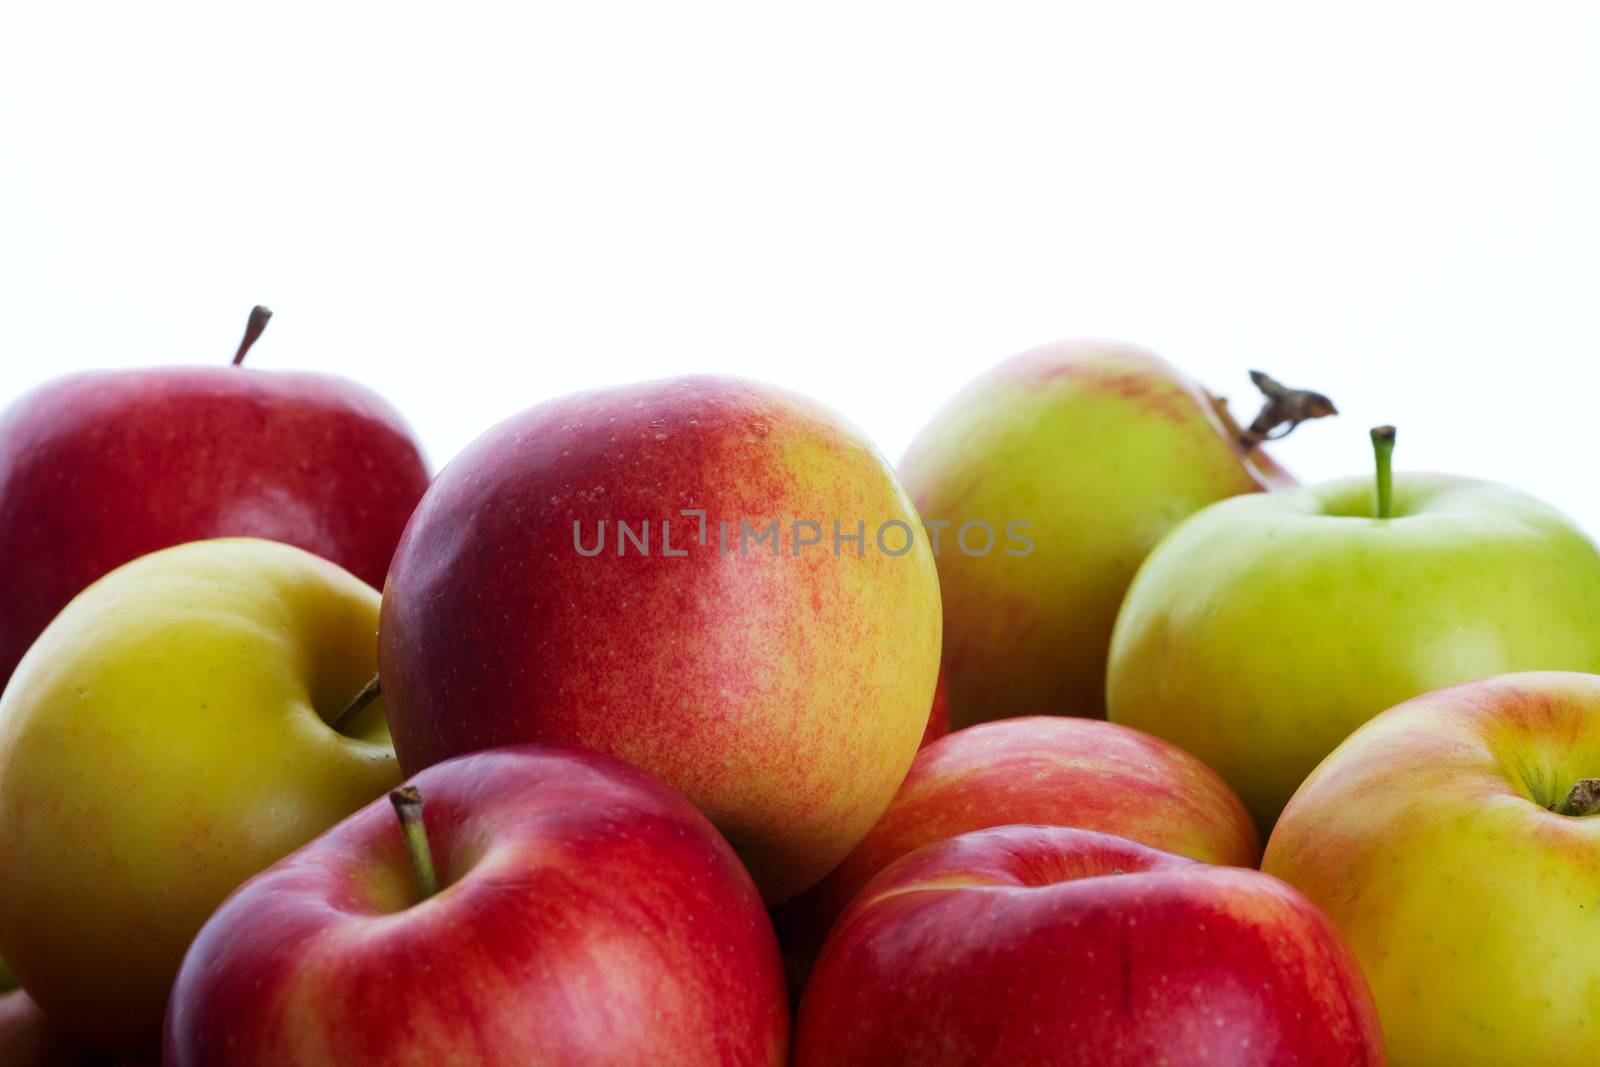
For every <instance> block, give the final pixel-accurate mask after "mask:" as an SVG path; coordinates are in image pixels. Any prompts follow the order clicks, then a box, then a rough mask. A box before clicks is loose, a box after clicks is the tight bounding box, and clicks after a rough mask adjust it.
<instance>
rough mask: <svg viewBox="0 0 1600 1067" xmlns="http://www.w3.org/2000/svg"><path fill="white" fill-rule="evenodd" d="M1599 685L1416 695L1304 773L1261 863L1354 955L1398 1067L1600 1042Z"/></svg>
mask: <svg viewBox="0 0 1600 1067" xmlns="http://www.w3.org/2000/svg"><path fill="white" fill-rule="evenodd" d="M1597 772H1600V678H1596V677H1594V676H1593V675H1588V674H1565V673H1539V674H1519V675H1511V676H1507V677H1500V678H1491V679H1487V680H1482V681H1477V682H1472V683H1469V684H1466V685H1461V686H1456V687H1452V688H1449V689H1444V690H1441V691H1438V692H1433V693H1428V694H1425V695H1423V696H1420V697H1417V698H1416V699H1414V700H1410V701H1407V702H1406V703H1404V704H1401V705H1400V706H1398V707H1395V708H1392V709H1390V710H1388V711H1385V712H1383V713H1382V714H1380V715H1378V716H1377V717H1376V718H1374V719H1373V720H1372V721H1371V722H1369V723H1367V724H1366V725H1365V726H1363V727H1361V728H1360V729H1358V730H1357V731H1356V732H1355V733H1353V734H1351V735H1350V737H1349V738H1348V739H1347V740H1346V741H1345V742H1344V743H1343V744H1342V745H1340V746H1339V747H1338V748H1336V749H1335V750H1334V751H1333V754H1332V755H1330V756H1329V757H1328V758H1327V759H1326V760H1324V761H1323V762H1322V764H1321V765H1320V766H1319V767H1318V768H1317V769H1316V770H1315V771H1314V772H1313V773H1312V775H1311V777H1310V778H1308V779H1306V782H1305V784H1304V785H1302V786H1301V787H1300V789H1299V791H1298V792H1296V793H1295V795H1294V799H1293V800H1291V801H1290V802H1289V806H1288V807H1287V808H1285V809H1284V812H1283V817H1282V818H1281V819H1279V820H1278V825H1277V828H1276V829H1274V830H1273V833H1272V840H1271V841H1270V842H1269V843H1268V845H1267V854H1266V859H1265V860H1264V861H1263V863H1262V869H1263V870H1265V871H1267V872H1269V873H1271V874H1274V875H1276V876H1277V877H1279V878H1282V879H1283V880H1285V881H1287V882H1289V883H1290V884H1291V885H1293V886H1294V887H1295V888H1296V889H1299V890H1300V891H1301V892H1302V893H1304V894H1305V895H1306V896H1307V897H1309V898H1311V901H1312V903H1314V904H1317V905H1319V906H1320V907H1321V908H1322V910H1323V911H1324V912H1326V913H1327V915H1328V917H1329V918H1330V919H1332V920H1333V922H1334V924H1335V925H1336V926H1338V927H1339V928H1340V930H1341V931H1342V932H1343V933H1344V934H1345V936H1346V938H1347V939H1348V940H1349V942H1350V947H1351V948H1352V949H1354V950H1355V954H1356V958H1357V959H1358V960H1359V961H1360V963H1361V967H1362V970H1363V971H1364V972H1365V973H1366V976H1367V980H1368V982H1369V983H1370V984H1371V987H1372V993H1373V996H1374V998H1375V999H1376V1001H1377V1005H1378V1016H1379V1019H1380V1020H1381V1021H1382V1025H1383V1031H1384V1036H1385V1039H1386V1043H1387V1045H1388V1049H1389V1062H1390V1063H1391V1064H1393V1065H1394V1067H1437V1065H1439V1064H1459V1065H1466V1064H1497V1065H1498V1064H1568V1063H1571V1064H1577V1063H1589V1062H1592V1061H1593V1059H1594V1055H1595V1052H1596V1050H1597V1049H1600V1032H1597V1030H1596V1027H1597V1025H1600V982H1597V972H1596V961H1597V960H1600V817H1597V814H1596V813H1597V811H1600V779H1595V778H1592V777H1589V776H1590V775H1594V774H1596V773H1597Z"/></svg>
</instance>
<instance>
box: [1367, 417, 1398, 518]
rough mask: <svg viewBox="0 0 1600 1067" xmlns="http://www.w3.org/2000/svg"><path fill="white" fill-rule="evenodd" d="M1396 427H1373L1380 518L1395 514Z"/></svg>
mask: <svg viewBox="0 0 1600 1067" xmlns="http://www.w3.org/2000/svg"><path fill="white" fill-rule="evenodd" d="M1394 436H1395V433H1394V427H1393V426H1374V427H1373V428H1372V455H1373V458H1374V459H1376V460H1377V463H1378V518H1380V519H1387V518H1389V517H1391V516H1392V515H1393V514H1394Z"/></svg>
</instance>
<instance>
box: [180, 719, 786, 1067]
mask: <svg viewBox="0 0 1600 1067" xmlns="http://www.w3.org/2000/svg"><path fill="white" fill-rule="evenodd" d="M413 784H414V785H415V786H416V787H417V789H418V791H419V792H420V793H421V795H422V799H423V811H422V814H423V821H424V824H425V825H426V827H427V834H428V838H429V841H430V844H431V847H432V851H433V854H434V863H435V867H436V869H437V871H438V876H439V881H440V884H441V885H442V886H443V887H444V888H443V889H441V890H440V891H439V892H438V893H437V894H436V895H434V896H432V897H429V898H428V899H426V900H422V901H420V902H419V901H418V897H417V891H416V889H415V888H414V885H413V880H412V871H411V867H410V863H409V861H408V859H407V855H406V852H405V850H404V847H403V845H402V838H401V834H400V830H399V827H398V825H397V824H396V821H395V814H394V812H393V811H392V810H391V809H390V805H389V802H388V801H386V800H385V801H380V802H377V803H374V804H372V805H371V806H370V807H368V808H365V809H364V810H362V811H361V812H359V813H358V814H356V815H355V816H353V817H351V818H350V819H348V820H346V821H345V822H343V823H340V824H339V825H338V826H337V827H335V828H334V829H333V830H332V831H330V832H329V833H327V834H326V835H324V836H322V837H320V838H318V839H317V840H316V841H314V842H312V843H311V844H309V845H307V846H306V847H305V848H303V849H301V850H300V851H299V852H296V853H295V854H294V855H292V856H290V857H288V858H287V859H285V860H284V861H283V862H281V863H279V864H277V865H276V866H274V867H272V868H271V869H270V870H268V871H266V872H264V873H263V874H261V875H260V876H258V877H256V878H254V879H252V880H251V881H250V882H249V883H247V884H246V885H245V886H244V887H243V888H242V889H240V890H239V892H238V893H236V894H235V895H234V896H233V897H232V898H231V899H229V901H228V902H227V903H226V904H224V905H223V906H222V907H221V908H220V909H219V910H218V911H217V913H216V915H215V916H213V917H212V919H211V921H210V922H208V923H207V924H206V927H205V929H204V930H203V931H202V932H201V934H200V936H199V937H198V938H196V939H195V943H194V947H193V948H192V949H190V951H189V955H188V957H187V958H186V959H185V960H184V965H183V970H182V972H181V973H180V974H179V976H178V981H177V983H176V985H175V986H174V988H173V993H172V1005H171V1009H170V1012H169V1015H168V1020H167V1038H166V1058H165V1063H166V1064H167V1065H168V1067H247V1065H248V1067H253V1065H261V1067H267V1065H271V1067H369V1065H370V1067H377V1065H388V1064H395V1063H417V1064H456V1063H459V1064H475V1065H481V1067H496V1065H502V1064H503V1065H505V1067H522V1065H525V1064H541V1065H548V1067H561V1065H572V1067H586V1065H588V1064H611V1063H615V1064H679V1063H681V1064H718V1065H726V1067H740V1065H752V1067H753V1065H771V1067H777V1065H780V1064H782V1063H783V1062H784V1056H785V1052H786V1046H787V1038H788V1020H789V1012H788V1002H787V999H786V994H785V992H784V988H783V976H782V968H781V966H780V964H779V961H778V951H777V944H776V942H775V941H774V940H773V935H772V928H771V926H770V925H769V924H768V922H767V917H766V913H765V911H764V910H763V908H762V903H761V897H760V894H759V893H758V892H757V890H756V888H755V884H754V883H753V882H752V881H751V880H750V876H749V875H748V874H747V873H746V872H745V870H744V868H743V867H741V866H740V864H739V861H738V859H737V858H736V857H735V856H734V854H733V851H732V850H731V849H730V848H729V847H728V845H727V843H726V842H725V841H723V839H722V838H721V837H720V836H719V835H718V834H717V832H716V831H715V830H714V829H713V828H712V826H711V824H710V823H709V822H707V821H706V819H705V818H704V816H702V815H700V813H699V812H697V811H696V810H695V809H694V808H693V807H692V806H691V805H690V804H689V803H688V802H686V801H685V800H683V799H682V798H681V797H679V796H678V795H677V794H675V793H673V792H672V791H671V790H669V789H667V788H666V787H665V786H663V785H662V784H661V783H660V782H659V781H658V780H656V779H655V778H653V777H652V776H650V775H648V774H645V773H644V772H642V771H640V770H638V769H637V768H634V767H631V766H628V765H627V764H625V763H623V762H621V761H620V760H616V759H613V758H611V757H609V756H604V755H601V754H599V753H594V752H588V751H585V750H582V749H577V748H571V747H567V746H546V745H528V746H519V747H516V748H508V749H497V750H493V751H490V752H484V753H479V754H477V755H472V756H463V757H460V758H458V759H454V760H450V761H448V762H445V763H442V764H439V765H438V766H435V767H432V768H430V769H428V770H426V771H424V772H422V774H420V775H418V776H417V777H416V778H415V779H414V782H413Z"/></svg>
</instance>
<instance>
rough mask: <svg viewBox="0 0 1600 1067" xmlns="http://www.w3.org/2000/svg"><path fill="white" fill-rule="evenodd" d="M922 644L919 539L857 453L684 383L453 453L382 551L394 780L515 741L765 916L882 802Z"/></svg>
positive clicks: (782, 406) (893, 781) (817, 416)
mask: <svg viewBox="0 0 1600 1067" xmlns="http://www.w3.org/2000/svg"><path fill="white" fill-rule="evenodd" d="M841 536H842V537H843V538H844V540H841ZM939 629H940V612H939V590H938V580H937V575H936V573H935V571H934V566H933V560H932V555H931V551H930V549H929V545H928V541H927V538H926V535H925V533H924V532H923V530H922V528H921V526H920V524H919V523H918V520H917V515H916V512H915V511H914V510H913V509H912V506H911V502H910V500H909V499H907V497H906V495H905V493H904V492H903V491H902V490H901V488H900V485H899V482H898V481H896V479H895V476H894V472H893V471H892V470H891V469H890V468H889V466H888V464H887V463H885V462H884V460H883V459H882V457H881V456H879V455H878V453H877V451H876V450H875V449H873V447H872V446H871V444H869V443H868V442H867V440H866V439H865V438H863V437H862V436H861V434H860V433H859V432H858V431H856V430H855V429H854V428H852V427H850V426H849V425H848V424H846V423H845V422H844V421H843V420H841V419H840V418H839V417H838V416H837V415H835V414H834V413H832V412H830V411H828V410H827V409H826V408H823V407H822V406H820V405H818V404H816V403H814V402H812V401H810V400H807V399H806V398H804V397H801V396H798V395H796V394H793V393H790V392H787V391H784V390H781V389H778V388H775V387H772V386H765V385H758V384H754V383H750V382H744V381H738V380H733V379H727V378H714V377H688V378H677V379H670V380H665V381H657V382H648V383H644V384H639V385H631V386H625V387H620V388H613V389H602V390H598V391H595V392H588V393H581V394H578V395H575V396H569V397H565V398H563V399H559V400H555V401H551V402H549V403H546V404H542V405H539V406H538V407H535V408H532V409H530V410H529V411H526V412H524V413H522V414H520V415H517V416H514V417H513V418H510V419H508V420H506V421H505V422H503V423H501V424H500V425H499V426H497V427H495V428H494V429H492V430H490V431H489V432H488V433H486V434H485V435H483V436H482V437H480V438H479V439H478V440H477V441H476V442H474V443H473V444H472V445H470V446H468V448H467V449H466V450H465V451H464V452H463V453H462V454H461V455H459V456H458V457H457V458H456V459H455V460H453V461H452V462H451V463H450V464H449V465H448V466H447V467H446V468H445V469H444V471H443V472H441V473H440V475H439V477H438V478H437V479H436V480H435V482H434V483H433V485H432V486H431V487H430V488H429V490H428V492H427V494H426V495H425V496H424V497H423V500H422V503H421V504H420V505H419V506H418V508H417V511H416V514H415V515H414V516H413V517H412V519H411V522H410V524H409V525H408V526H407V527H406V530H405V534H404V535H403V536H402V538H401V541H400V547H399V548H398V550H397V551H396V554H395V560H394V566H393V568H392V569H391V570H390V572H389V579H388V584H387V586H386V587H385V595H384V600H383V618H382V623H381V626H380V634H379V636H380V641H379V644H380V651H379V658H380V664H381V673H382V685H383V691H384V693H385V696H386V700H387V702H388V706H389V723H390V728H391V729H392V731H393V734H394V740H395V750H396V753H397V754H398V755H399V758H400V765H401V767H403V768H404V769H405V770H406V771H407V773H415V772H416V771H418V770H420V769H422V768H424V767H428V766H431V765H432V764H434V763H437V762H439V761H441V760H444V759H447V758H449V757H451V756H455V755H460V754H462V753H466V752H472V751H477V750H480V749H483V748H488V747H492V746H495V745H503V744H512V743H518V742H525V741H544V742H563V743H570V744H580V745H584V746H586V747H589V748H594V749H597V750H600V751H604V752H609V753H611V754H613V755H617V756H620V757H622V758H624V759H626V760H628V761H630V762H632V763H635V764H637V765H638V766H641V767H644V768H646V769H647V770H650V771H652V772H654V773H656V774H658V775H659V776H660V777H661V778H662V779H663V780H665V781H666V782H667V783H668V784H669V785H671V786H673V787H674V788H676V789H678V790H679V791H681V792H682V793H683V794H684V795H685V796H687V797H688V798H689V799H690V800H691V801H692V802H694V803H695V804H696V805H697V806H698V807H699V808H700V809H701V810H702V811H703V812H705V813H706V814H707V815H708V816H709V817H710V818H711V821H712V822H713V823H715V824H716V825H717V827H718V828H719V829H720V830H721V831H722V832H723V833H724V834H725V835H726V836H727V838H728V840H729V841H730V842H731V843H732V844H733V846H734V848H735V849H737V850H738V852H739V854H740V855H741V856H742V857H743V858H744V860H745V862H746V863H747V864H748V865H749V867H750V870H751V873H752V874H753V875H754V876H755V879H756V883H757V884H758V885H760V886H761V887H762V890H763V892H764V893H765V894H766V895H767V896H768V897H769V898H770V899H772V900H781V899H784V898H786V897H789V896H792V895H793V894H795V893H797V892H799V891H800V890H802V889H804V888H806V887H807V886H808V885H810V884H812V883H813V882H815V881H816V880H817V879H819V878H821V877H822V876H823V875H824V874H826V873H827V872H828V870H829V869H830V868H831V867H833V866H834V864H836V863H838V861H839V860H841V859H842V858H844V856H845V854H846V853H848V852H849V851H850V849H851V848H853V847H854V846H855V844H856V842H857V841H859V840H860V839H861V838H862V836H864V835H865V834H866V832H867V830H868V829H870V828H871V826H872V824H873V822H874V821H875V820H876V819H877V817H878V815H879V814H881V813H882V811H883V809H884V808H885V807H886V806H887V805H888V803H889V798H890V797H891V796H893V795H894V790H895V788H896V787H897V786H898V785H899V784H900V780H901V778H902V777H904V775H905V772H906V768H907V767H908V766H909V765H910V763H911V758H912V756H913V755H914V754H915V753H916V750H917V745H918V742H919V740H920V739H921V737H922V735H923V733H924V730H925V729H926V727H927V723H928V717H929V708H930V706H931V703H932V700H933V692H934V683H935V679H936V676H937V673H938V659H939Z"/></svg>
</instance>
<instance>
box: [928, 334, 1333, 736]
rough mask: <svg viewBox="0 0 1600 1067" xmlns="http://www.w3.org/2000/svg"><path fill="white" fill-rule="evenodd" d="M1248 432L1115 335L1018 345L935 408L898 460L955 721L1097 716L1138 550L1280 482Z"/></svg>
mask: <svg viewBox="0 0 1600 1067" xmlns="http://www.w3.org/2000/svg"><path fill="white" fill-rule="evenodd" d="M1274 384H1275V383H1274ZM1305 395H1315V394H1305ZM1317 399H1318V400H1320V401H1321V402H1322V404H1323V405H1325V408H1319V409H1318V410H1317V411H1316V414H1326V413H1329V412H1331V411H1332V405H1331V404H1328V403H1327V400H1326V398H1324V397H1317ZM1242 441H1243V436H1242V435H1241V433H1240V431H1239V429H1238V427H1237V426H1235V425H1234V424H1233V423H1232V420H1231V419H1229V418H1228V416H1227V409H1226V407H1225V405H1223V404H1221V403H1220V401H1218V400H1217V398H1215V397H1213V396H1211V395H1210V394H1209V393H1207V392H1206V391H1205V390H1204V389H1203V388H1201V387H1200V386H1199V385H1198V384H1196V383H1195V382H1193V381H1191V380H1189V379H1188V378H1187V377H1185V376H1184V375H1183V374H1182V373H1181V372H1180V371H1178V370H1177V369H1176V368H1175V367H1173V366H1172V365H1171V364H1169V363H1167V362H1166V361H1165V360H1163V359H1161V358H1159V357H1157V356H1155V355H1153V354H1151V353H1149V352H1146V351H1144V350H1142V349H1139V348H1135V347H1132V346H1130V345H1124V344H1116V343H1111V342H1089V341H1076V342H1063V343H1059V344H1052V345H1045V346H1042V347H1040V348H1036V349H1033V350H1032V351H1029V352H1025V353H1023V354H1022V355H1020V356H1017V357H1015V358H1013V359H1011V360H1008V361H1006V362H1005V363H1002V364H1000V365H999V366H998V367H995V368H994V369H993V370H991V371H989V372H988V373H987V374H985V375H984V376H983V377H981V378H979V379H978V380H977V381H975V382H973V383H972V384H971V385H969V386H967V387H966V388H965V389H964V390H962V391H961V393H959V394H958V395H957V396H956V397H955V398H954V399H953V400H951V401H950V402H949V403H948V404H947V405H946V406H945V407H944V409H943V410H941V411H940V412H939V413H938V414H937V415H935V416H934V417H933V420H932V421H931V422H930V423H929V424H928V425H927V427H926V428H925V429H924V430H923V431H922V433H921V434H920V435H919V436H918V437H917V439H916V441H915V442H914V443H913V444H912V446H911V448H910V450H909V451H908V452H907V454H906V457H905V459H904V460H903V461H902V463H901V465H900V474H901V479H902V481H903V482H904V484H905V487H906V490H907V491H908V492H909V493H910V494H911V496H912V498H913V500H914V501H915V503H916V505H917V509H918V511H919V512H920V513H921V515H922V518H923V521H924V523H926V524H928V526H929V529H930V531H931V532H934V533H936V534H937V535H938V536H937V540H936V545H937V561H936V562H937V564H938V568H939V585H940V592H941V596H942V598H943V602H944V608H945V611H944V616H945V617H944V669H945V672H946V675H947V677H948V679H949V686H950V716H951V726H952V727H955V728H959V727H962V726H969V725H971V724H973V723H975V722H981V721H986V720H989V719H997V718H1004V717H1009V716H1012V715H1033V714H1040V713H1049V714H1058V715H1084V716H1090V717H1095V718H1100V717H1104V714H1105V704H1104V700H1105V668H1106V649H1107V646H1108V645H1109V643H1110V640H1111V626H1112V623H1113V621H1114V620H1115V619H1116V614H1117V606H1118V605H1119V604H1121V603H1122V596H1123V593H1124V592H1125V591H1126V590H1127V587H1128V582H1129V581H1130V580H1131V579H1132V578H1133V574H1134V571H1135V570H1136V569H1137V568H1138V566H1139V563H1140V561H1141V560H1143V559H1144V557H1145V554H1146V553H1147V552H1149V551H1150V549H1151V547H1152V546H1154V545H1155V543H1156V541H1157V540H1159V539H1160V538H1161V536H1162V535H1163V534H1165V533H1166V532H1167V531H1168V530H1170V529H1171V528H1172V527H1173V526H1174V525H1175V524H1176V523H1177V522H1178V521H1179V520H1181V519H1183V518H1184V517H1185V516H1187V515H1189V514H1190V513H1192V512H1194V511H1197V510H1198V509H1200V508H1201V507H1204V506H1205V505H1207V504H1210V503H1212V502H1213V501H1217V500H1221V499H1223V498H1225V497H1231V496H1237V495H1238V494H1240V493H1253V492H1255V491H1257V490H1261V489H1265V488H1271V487H1276V486H1280V485H1285V484H1290V483H1291V479H1289V477H1288V476H1287V475H1286V474H1285V473H1284V472H1283V471H1282V470H1281V469H1280V468H1278V467H1277V466H1276V464H1274V463H1273V462H1272V460H1271V459H1270V458H1268V457H1267V456H1266V455H1265V453H1263V452H1262V451H1261V450H1260V449H1259V448H1254V447H1246V446H1245V445H1244V444H1243V443H1242ZM945 524H948V525H945ZM969 524H973V525H970V526H969ZM985 526H987V530H986V529H985ZM991 537H992V539H993V543H992V544H990V538H991ZM986 546H988V550H987V551H983V550H984V549H985V547H986Z"/></svg>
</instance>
